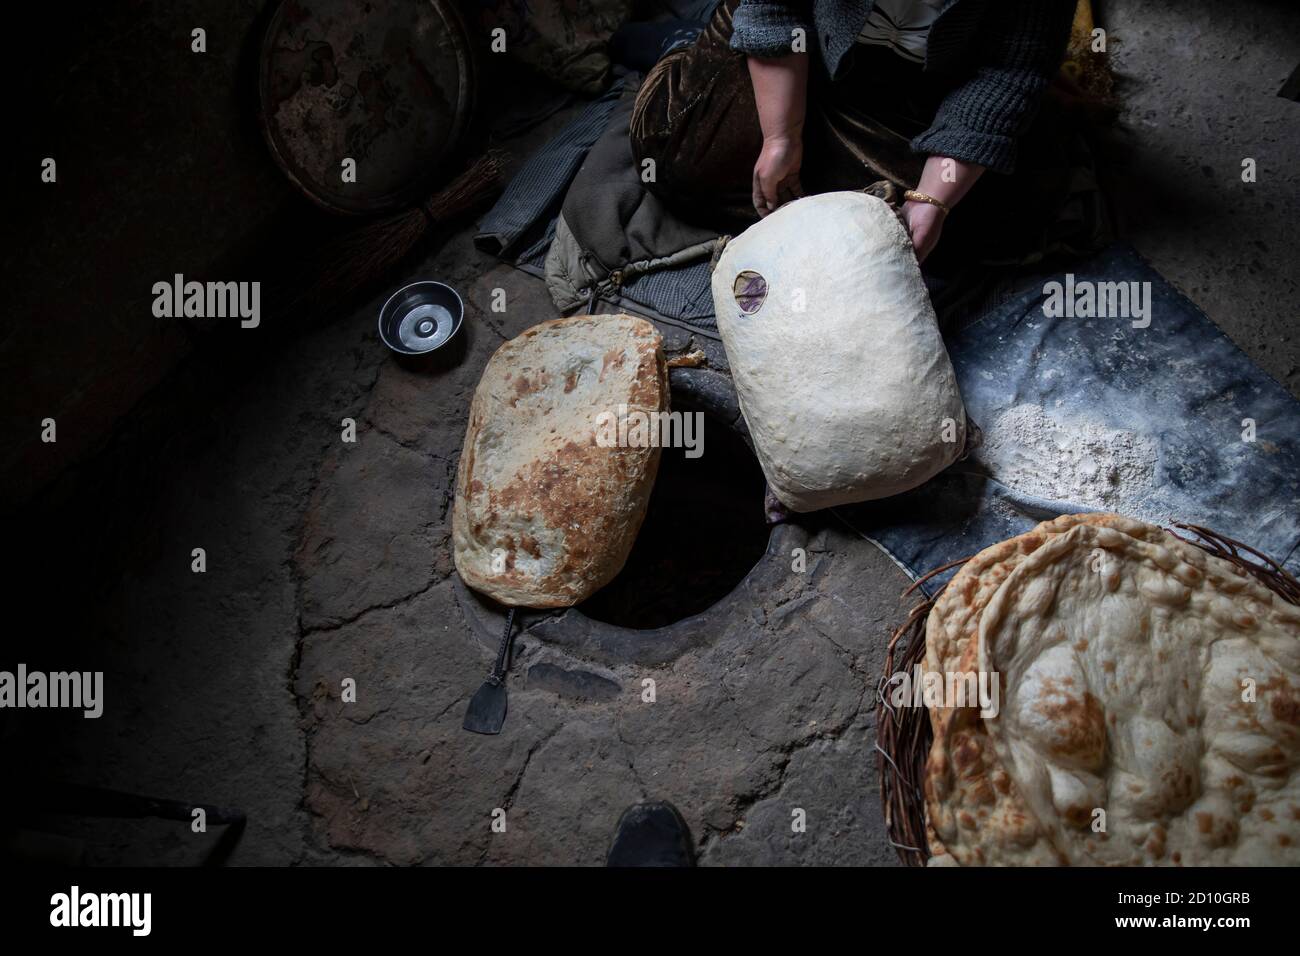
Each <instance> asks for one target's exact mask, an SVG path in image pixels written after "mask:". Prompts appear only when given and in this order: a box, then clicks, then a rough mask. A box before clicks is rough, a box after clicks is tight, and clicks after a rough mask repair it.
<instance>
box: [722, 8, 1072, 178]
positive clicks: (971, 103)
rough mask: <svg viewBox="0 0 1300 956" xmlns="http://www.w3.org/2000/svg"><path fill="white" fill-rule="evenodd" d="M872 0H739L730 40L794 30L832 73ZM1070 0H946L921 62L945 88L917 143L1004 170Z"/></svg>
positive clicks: (1064, 26)
mask: <svg viewBox="0 0 1300 956" xmlns="http://www.w3.org/2000/svg"><path fill="white" fill-rule="evenodd" d="M874 4H875V0H741V2H740V6H739V7H738V8H737V9H736V12H735V16H734V19H733V33H732V36H731V46H732V48H733V49H736V50H740V51H741V52H743V53H748V54H752V55H754V56H766V57H772V56H784V55H786V54H788V53H790V52H791V46H792V43H793V37H794V36H795V34H794V31H795V30H796V29H802V30H803V31H804V34H803V35H804V37H805V38H806V41H807V43H808V44H809V48H811V44H814V43H815V44H816V45H817V48H818V50H819V51H820V52H821V59H822V62H823V63H824V64H825V66H826V69H827V71H828V72H829V73H830V75H831V77H832V78H835V77H838V76H840V75H841V74H842V73H843V71H844V68H845V67H846V66H847V63H848V56H847V55H846V54H848V52H849V51H850V50H851V49H852V48H853V45H854V44H855V43H856V42H857V38H858V34H859V33H860V32H861V31H862V26H863V24H864V23H866V20H867V17H868V15H869V14H870V13H871V9H872V7H873V6H874ZM1074 7H1075V0H947V2H946V3H945V4H944V6H943V8H942V10H941V11H940V12H939V16H938V19H936V20H935V21H934V25H933V26H931V28H930V35H929V39H928V40H927V44H926V59H925V70H926V72H927V73H933V74H935V75H936V76H938V77H941V78H942V79H943V80H944V81H945V83H947V84H948V86H949V92H948V94H947V95H946V96H945V97H944V99H943V101H942V103H941V104H940V106H939V111H938V113H937V114H936V115H935V118H934V123H933V124H931V126H930V128H929V129H927V130H926V131H925V132H924V133H922V134H921V135H920V136H918V137H916V139H914V140H912V148H913V149H914V150H916V151H917V152H920V153H926V154H929V155H938V156H952V157H953V158H955V159H960V160H963V161H965V162H969V163H978V164H980V165H981V166H987V167H988V168H990V169H992V170H995V171H997V172H1001V173H1009V172H1011V171H1012V169H1013V168H1014V167H1015V162H1016V140H1017V138H1018V137H1019V136H1020V134H1021V133H1023V132H1024V131H1025V128H1026V127H1027V126H1028V125H1029V121H1030V120H1031V119H1033V115H1034V112H1035V110H1036V109H1037V108H1038V103H1039V100H1040V99H1041V97H1042V95H1043V92H1044V91H1045V90H1046V89H1047V85H1048V83H1050V82H1051V80H1052V77H1053V76H1054V75H1055V74H1056V70H1057V68H1058V67H1059V66H1060V64H1061V59H1062V56H1063V54H1064V52H1065V44H1066V41H1067V40H1068V39H1069V35H1070V22H1071V20H1072V19H1073V16H1074Z"/></svg>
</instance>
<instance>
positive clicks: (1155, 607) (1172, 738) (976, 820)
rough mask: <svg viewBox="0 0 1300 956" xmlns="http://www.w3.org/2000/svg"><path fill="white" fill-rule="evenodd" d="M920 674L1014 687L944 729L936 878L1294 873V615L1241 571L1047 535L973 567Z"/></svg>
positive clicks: (1169, 551) (932, 826)
mask: <svg viewBox="0 0 1300 956" xmlns="http://www.w3.org/2000/svg"><path fill="white" fill-rule="evenodd" d="M925 667H926V670H927V672H928V674H927V677H928V676H929V674H933V673H935V672H938V673H939V674H948V673H958V674H961V673H967V672H977V673H978V672H980V671H984V672H987V673H988V674H989V675H990V676H992V675H997V677H998V678H999V679H1000V682H1001V683H1000V688H1001V690H1000V701H999V702H998V703H999V706H998V708H997V713H996V715H995V716H989V717H987V718H982V717H981V716H980V709H979V707H978V706H975V707H936V708H932V709H931V711H930V721H931V726H932V727H933V730H934V741H933V744H932V746H931V750H930V754H929V757H928V760H927V763H926V769H925V785H924V791H925V802H926V827H927V839H928V843H929V850H930V853H931V858H930V863H931V865H945V864H947V865H952V864H961V865H1001V864H1009V865H1025V864H1039V865H1071V864H1073V865H1161V864H1163V865H1188V866H1192V865H1211V864H1212V865H1262V864H1272V865H1295V864H1298V863H1300V777H1298V776H1297V764H1298V763H1300V609H1298V608H1296V607H1295V606H1293V605H1291V604H1289V603H1287V602H1286V601H1284V600H1283V599H1282V598H1281V597H1279V596H1278V595H1276V594H1274V593H1273V592H1272V591H1271V590H1269V589H1268V588H1266V587H1264V586H1263V585H1262V584H1260V583H1259V581H1258V580H1256V579H1255V578H1254V577H1253V576H1251V575H1248V574H1246V573H1245V572H1243V571H1242V570H1240V569H1239V568H1238V567H1236V566H1235V565H1233V564H1232V563H1230V562H1228V561H1225V560H1222V559H1220V558H1216V557H1213V556H1211V555H1209V554H1207V553H1206V552H1205V551H1203V550H1202V549H1200V548H1198V547H1195V546H1193V545H1191V544H1188V543H1187V542H1185V541H1183V540H1181V539H1179V538H1177V537H1175V536H1174V535H1172V534H1170V533H1168V532H1166V531H1164V530H1162V529H1160V528H1157V527H1154V526H1151V525H1148V524H1144V523H1141V522H1138V521H1135V520H1132V519H1128V518H1123V517H1120V516H1118V515H1110V514H1086V515H1072V516H1064V517H1061V518H1058V519H1056V520H1054V521H1049V522H1047V523H1045V524H1042V525H1039V526H1038V527H1037V528H1035V529H1034V530H1033V531H1031V532H1029V533H1027V534H1023V535H1020V536H1019V537H1016V538H1012V539H1010V540H1008V541H1004V542H1001V543H1000V544H997V545H995V546H993V547H991V548H988V549H987V550H985V551H983V552H981V553H980V554H979V555H977V556H976V557H974V558H972V559H971V560H970V561H968V562H967V563H966V564H965V565H964V566H963V567H962V569H961V571H960V572H959V573H958V574H957V575H956V576H955V577H954V578H953V580H952V581H951V582H950V583H949V584H948V586H947V587H946V588H945V589H944V591H943V592H942V593H941V594H940V596H939V598H938V599H937V600H936V602H935V604H934V607H933V609H932V611H931V613H930V616H929V618H928V620H927V624H926V663H925ZM945 703H952V701H951V700H945Z"/></svg>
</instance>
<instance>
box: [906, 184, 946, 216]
mask: <svg viewBox="0 0 1300 956" xmlns="http://www.w3.org/2000/svg"><path fill="white" fill-rule="evenodd" d="M903 198H904V199H906V200H908V201H909V202H928V203H929V204H930V205H931V206H938V207H939V208H940V209H942V210H943V214H944V215H945V216H946V215H948V213H950V212H952V207H951V206H949V205H948V204H947V203H946V202H944V201H943V200H942V199H935V198H934V197H933V196H928V195H926V194H925V193H919V192H917V191H916V190H915V189H909V190H907V191H906V192H904V193H903Z"/></svg>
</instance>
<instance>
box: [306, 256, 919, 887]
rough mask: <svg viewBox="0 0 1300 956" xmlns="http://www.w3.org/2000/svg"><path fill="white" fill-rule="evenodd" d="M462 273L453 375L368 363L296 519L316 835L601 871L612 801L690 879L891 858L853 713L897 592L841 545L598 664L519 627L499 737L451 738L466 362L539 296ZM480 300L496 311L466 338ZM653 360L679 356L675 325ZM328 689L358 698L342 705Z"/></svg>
mask: <svg viewBox="0 0 1300 956" xmlns="http://www.w3.org/2000/svg"><path fill="white" fill-rule="evenodd" d="M443 255H444V257H445V258H446V257H450V256H451V255H452V253H451V252H450V251H448V252H445V253H444V254H443ZM462 255H463V254H462ZM483 267H484V269H485V271H483V272H482V273H480V274H479V275H478V276H477V277H476V278H475V277H471V276H466V277H465V285H466V286H467V294H466V296H465V298H466V301H467V303H469V308H470V315H469V321H468V323H467V324H468V325H469V326H470V327H471V329H472V330H473V331H474V332H475V335H474V338H473V341H472V342H471V343H470V347H469V349H468V353H467V356H466V358H465V360H464V361H463V362H462V364H461V365H460V366H458V367H457V368H455V369H453V370H450V371H448V372H445V373H439V374H437V375H433V376H429V375H424V374H420V373H415V372H411V371H408V370H406V369H404V368H403V367H401V366H399V365H397V364H395V363H391V362H383V363H382V364H381V365H380V367H379V373H378V376H377V379H376V381H375V384H374V387H373V388H372V390H371V392H370V395H369V398H368V401H367V404H366V406H365V408H364V410H363V411H362V412H361V418H360V419H359V422H364V427H363V428H362V429H361V430H360V432H359V434H358V440H357V442H356V443H355V444H351V445H344V444H341V443H340V444H339V445H338V446H337V447H334V448H332V449H331V450H330V451H329V452H328V454H327V456H326V458H325V460H324V462H323V463H322V466H321V469H320V474H319V477H318V480H317V481H316V483H315V486H314V489H313V493H312V498H311V501H310V503H309V505H308V507H307V509H306V512H305V514H304V520H303V522H302V528H301V537H300V540H299V542H298V544H297V546H296V549H295V552H294V557H293V562H294V568H295V579H296V582H297V593H298V599H299V608H300V613H301V619H300V621H301V635H300V642H299V651H298V660H297V666H296V669H295V675H294V690H295V693H296V695H297V701H298V705H299V707H300V708H301V713H302V726H303V729H304V732H305V734H306V749H307V775H306V793H305V805H306V808H307V810H308V811H310V813H311V815H312V840H313V842H316V843H317V844H318V846H319V849H320V850H321V851H324V852H329V851H335V852H342V853H344V854H348V855H350V856H354V857H356V858H357V859H364V860H370V861H374V862H382V863H395V864H419V863H425V864H440V863H450V864H475V863H487V864H512V863H557V864H599V863H601V862H603V859H604V854H605V851H606V849H607V847H608V842H609V838H610V835H611V830H612V827H613V824H614V822H615V821H616V820H617V819H618V816H619V814H620V813H621V812H622V811H623V809H624V808H625V807H626V806H627V805H629V804H631V803H633V802H635V801H637V800H640V799H645V798H654V799H668V800H671V801H673V802H674V803H675V804H676V805H677V806H678V807H679V808H680V809H681V810H682V812H683V814H684V816H685V817H686V819H687V821H688V823H689V824H690V826H691V829H692V832H693V834H694V837H695V840H696V841H697V844H698V845H699V847H700V851H701V862H702V863H704V864H711V863H716V864H744V863H824V864H837V863H890V862H893V859H894V856H893V853H892V851H891V850H890V848H889V846H888V844H887V843H886V841H885V839H884V835H883V829H882V827H881V823H880V815H879V807H878V802H879V797H878V785H877V781H876V778H875V771H874V755H873V750H872V746H873V741H874V727H873V719H874V717H873V713H872V704H873V701H874V686H875V676H876V675H877V674H878V673H879V667H880V663H881V660H882V655H883V650H884V638H885V636H886V634H887V631H888V627H889V620H888V618H889V616H890V615H891V614H892V612H893V610H894V609H896V608H898V607H899V606H900V605H899V603H898V600H897V596H898V593H899V591H900V590H901V587H902V586H904V584H905V580H904V579H903V577H902V575H901V574H900V572H898V571H897V569H895V568H894V567H893V566H892V565H891V564H890V563H889V562H888V560H887V559H885V558H884V557H883V556H882V555H880V554H879V553H878V552H876V551H875V549H874V548H873V547H872V546H871V545H869V544H868V543H866V542H864V541H862V540H860V539H858V538H855V537H851V536H850V535H849V534H848V533H847V532H843V531H839V530H835V529H822V530H817V529H811V530H804V529H798V528H781V529H779V530H778V531H777V533H776V534H775V535H774V536H773V538H772V540H771V541H770V542H769V546H768V554H767V555H766V556H764V557H763V559H762V562H760V563H762V564H765V569H764V570H763V572H762V573H757V572H756V573H755V574H752V575H751V576H750V578H749V579H747V580H746V582H745V583H744V584H742V585H741V587H740V588H739V589H738V592H737V593H736V594H735V595H733V596H732V597H731V598H729V599H727V601H724V604H725V605H726V606H725V607H723V606H719V607H718V608H715V609H714V610H713V611H710V612H706V615H705V619H706V623H707V627H704V628H700V630H703V631H707V633H701V634H699V635H696V636H692V637H691V639H690V640H687V641H681V642H678V643H675V644H674V643H673V642H672V641H671V640H670V639H669V638H668V637H667V636H665V635H664V633H663V632H661V631H654V630H647V631H636V632H623V633H622V637H621V638H620V644H619V646H618V648H617V649H615V650H611V649H609V648H608V647H605V646H604V645H602V644H600V643H599V642H591V641H588V642H584V641H581V640H572V639H568V640H566V639H561V635H562V634H563V633H564V632H571V631H573V630H574V626H575V625H577V624H579V623H580V622H578V621H575V620H574V618H575V617H577V616H578V612H574V611H570V612H565V613H562V614H555V613H550V614H546V613H540V612H525V613H524V614H523V615H522V633H521V634H520V636H519V638H518V639H517V640H516V643H515V652H514V660H513V664H512V668H511V672H510V676H509V679H508V687H509V692H510V708H509V714H508V717H507V721H506V726H505V730H504V732H503V733H502V734H501V735H500V736H497V737H483V736H477V735H474V734H469V733H467V732H465V731H464V730H462V729H461V721H462V720H463V718H464V710H465V706H466V704H467V703H468V699H469V696H470V695H471V694H472V693H473V691H474V690H475V689H477V687H478V685H479V684H480V683H481V681H482V679H483V677H484V675H485V674H486V672H487V670H488V669H489V668H490V666H491V662H492V657H493V655H494V653H495V649H496V639H497V636H498V635H499V633H500V627H501V622H502V621H503V618H502V616H501V614H500V612H499V610H498V609H495V608H493V607H491V606H489V605H487V604H486V603H484V602H482V601H480V600H478V599H476V598H474V597H473V596H472V595H471V594H470V593H469V592H468V591H466V589H465V588H464V587H463V585H460V584H459V582H458V581H457V580H456V579H455V576H454V570H453V567H452V564H451V560H450V550H449V549H450V541H449V536H450V513H449V509H448V507H447V504H448V502H449V500H450V496H451V494H452V490H453V485H454V474H455V460H456V456H457V455H458V454H459V451H460V443H461V440H462V438H463V432H464V427H465V421H466V416H467V413H468V407H469V401H470V398H471V396H472V394H473V389H474V387H475V385H476V384H477V381H478V372H479V370H480V369H481V368H482V366H483V363H484V362H486V360H487V357H488V355H489V354H490V353H491V351H492V350H493V349H494V348H495V347H496V345H498V344H499V343H500V341H502V338H503V337H508V336H513V335H515V334H518V333H519V332H520V331H522V330H523V329H525V328H527V327H528V326H529V325H531V324H533V323H534V322H537V321H540V320H541V319H543V318H548V317H550V316H551V314H552V310H551V307H550V302H549V300H548V299H547V297H546V294H545V290H544V288H543V287H542V285H541V283H540V282H538V281H537V280H535V279H532V278H530V277H528V276H525V275H523V274H521V273H519V272H517V271H515V270H513V269H510V268H508V267H504V266H500V265H496V264H493V263H491V262H485V263H483ZM454 269H455V265H454V263H451V262H441V263H438V264H436V265H435V266H432V267H430V268H428V269H426V270H425V271H426V273H427V274H429V275H447V274H448V271H449V270H454ZM497 287H500V288H504V289H505V290H506V296H507V302H508V303H509V308H508V311H507V312H506V313H505V314H495V315H493V316H492V318H493V328H492V329H490V330H485V329H484V328H483V325H484V323H483V322H482V321H480V320H481V319H483V318H484V312H485V310H486V306H487V304H488V302H489V301H490V297H491V290H492V289H494V288H497ZM668 345H669V346H670V347H673V348H676V349H685V348H687V347H688V346H691V343H690V342H689V341H688V340H687V337H686V336H684V335H683V334H682V333H680V332H674V333H672V334H670V335H669V338H668ZM754 520H755V521H756V522H761V520H762V516H761V511H760V509H759V508H758V507H757V505H756V507H755V513H754ZM680 533H681V535H682V544H683V547H684V548H686V549H687V550H688V552H689V549H690V535H691V533H692V530H691V528H689V527H683V528H682V529H681V532H680ZM793 547H803V548H804V549H805V550H806V551H807V564H806V568H805V569H804V570H803V571H802V572H795V571H793V570H791V569H790V566H791V561H792V559H791V557H790V551H791V550H792V548H793ZM681 629H682V628H681V626H680V625H674V626H670V627H669V628H668V629H667V630H668V631H677V630H681ZM688 630H689V628H688ZM663 648H669V650H667V651H664V650H663ZM659 658H666V659H659ZM348 677H350V678H353V679H354V680H355V681H356V682H357V688H358V691H357V695H358V699H357V701H356V703H348V704H345V703H342V702H341V700H340V689H341V687H342V681H343V680H344V678H348ZM646 681H653V682H654V700H653V702H649V701H647V700H646V694H645V689H646V683H645V682H646ZM497 809H501V810H504V811H505V812H506V823H507V826H506V831H505V832H504V833H494V832H493V830H492V828H491V822H492V814H493V811H494V810H497ZM796 809H802V810H804V811H805V814H806V818H807V830H806V831H805V832H802V833H795V832H793V829H792V826H791V824H792V820H793V816H792V814H793V811H795V810H796Z"/></svg>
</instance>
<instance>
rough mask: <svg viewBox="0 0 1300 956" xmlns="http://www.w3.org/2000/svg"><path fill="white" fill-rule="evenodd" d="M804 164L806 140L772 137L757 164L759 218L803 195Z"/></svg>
mask: <svg viewBox="0 0 1300 956" xmlns="http://www.w3.org/2000/svg"><path fill="white" fill-rule="evenodd" d="M802 164H803V137H802V136H801V135H800V134H798V133H796V134H794V135H784V134H783V135H780V136H769V137H764V139H763V148H762V150H761V151H760V152H759V154H758V162H756V163H755V164H754V209H755V211H756V212H757V213H758V215H759V217H760V218H761V217H763V216H766V215H768V214H769V213H773V212H775V211H776V210H777V208H778V207H779V206H781V205H782V204H784V203H787V202H789V201H790V200H792V199H798V198H799V197H800V196H802V195H803V188H802V187H801V186H800V185H799V167H800V166H801V165H802Z"/></svg>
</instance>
